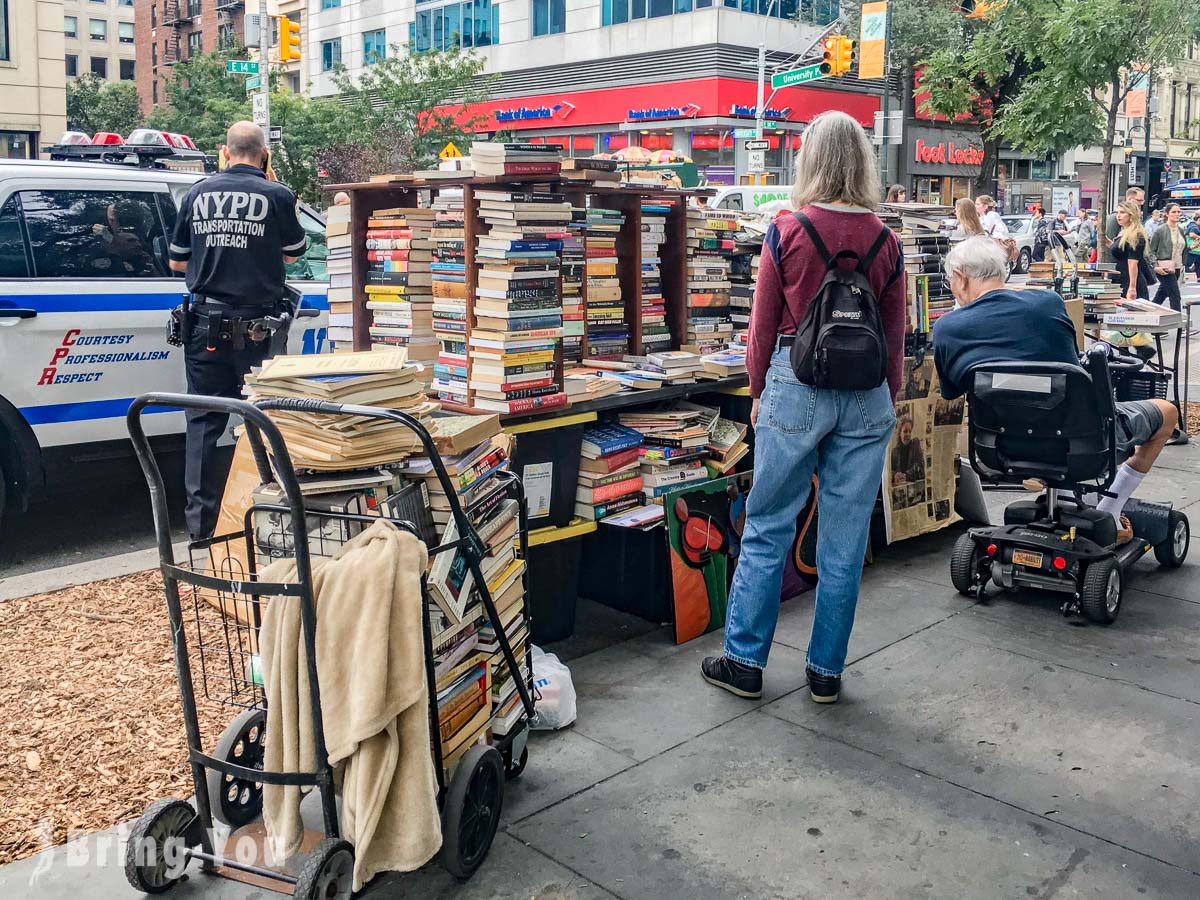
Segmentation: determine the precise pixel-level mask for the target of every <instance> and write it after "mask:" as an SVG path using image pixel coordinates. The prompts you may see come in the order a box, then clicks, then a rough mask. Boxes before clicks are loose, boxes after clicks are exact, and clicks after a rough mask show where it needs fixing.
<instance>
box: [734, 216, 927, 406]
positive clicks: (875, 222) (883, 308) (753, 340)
mask: <svg viewBox="0 0 1200 900" xmlns="http://www.w3.org/2000/svg"><path fill="white" fill-rule="evenodd" d="M804 214H805V215H806V216H808V218H809V219H810V220H811V221H812V223H813V226H814V227H815V228H816V229H817V234H819V235H820V236H821V240H823V241H824V242H825V247H826V249H827V250H828V251H829V252H830V253H831V254H833V255H835V256H836V255H837V254H838V252H840V251H842V250H852V251H854V252H855V253H857V254H858V255H859V256H860V257H862V256H866V254H867V251H868V250H870V249H871V245H872V244H873V243H875V238H877V237H878V236H879V230H880V229H881V228H883V227H884V226H883V223H881V222H880V221H879V219H878V218H876V217H875V215H874V214H873V213H870V212H866V211H861V212H855V211H852V210H848V209H847V210H841V209H833V208H830V207H826V206H806V207H804ZM824 277H825V264H824V263H823V262H822V261H821V258H820V257H819V256H818V255H817V251H816V250H815V249H814V248H813V245H812V241H810V240H809V238H808V234H807V232H805V230H804V228H803V226H801V224H800V222H799V220H798V219H797V218H796V217H795V216H794V215H791V214H786V215H781V216H780V217H779V218H777V219H776V220H775V222H774V224H772V225H771V227H770V229H769V230H768V231H767V235H766V238H765V239H764V240H763V249H762V262H761V263H760V264H759V268H758V287H757V288H756V289H755V292H754V308H753V309H752V310H751V313H750V334H749V344H748V346H747V348H746V368H747V369H748V370H749V372H750V396H752V397H758V396H761V394H762V392H763V387H764V384H765V382H766V378H767V367H768V366H769V365H770V363H771V354H772V353H773V352H774V350H775V338H776V335H780V334H795V333H796V323H797V322H799V321H800V320H801V319H802V318H803V317H804V313H805V310H807V309H808V305H809V302H810V301H811V300H812V298H813V297H814V296H815V295H816V293H817V290H818V289H819V288H820V287H821V281H822V279H824ZM867 280H868V281H869V282H870V283H871V287H872V288H873V289H874V291H875V296H876V297H877V298H878V299H879V311H880V315H881V317H882V320H883V331H884V336H885V337H886V338H887V349H888V386H889V387H890V388H891V389H892V399H893V400H895V399H896V394H897V393H898V392H899V390H900V371H901V369H902V368H903V367H904V329H905V317H906V306H907V303H906V300H905V278H904V256H903V254H902V253H901V251H900V241H899V239H897V238H896V236H895V235H894V234H893V235H892V236H890V237H889V238H888V240H887V242H886V243H885V244H884V245H883V248H882V249H881V250H880V251H879V254H878V255H877V256H876V257H875V262H874V264H873V265H872V266H871V268H870V270H869V271H868V272H867ZM785 307H786V311H785Z"/></svg>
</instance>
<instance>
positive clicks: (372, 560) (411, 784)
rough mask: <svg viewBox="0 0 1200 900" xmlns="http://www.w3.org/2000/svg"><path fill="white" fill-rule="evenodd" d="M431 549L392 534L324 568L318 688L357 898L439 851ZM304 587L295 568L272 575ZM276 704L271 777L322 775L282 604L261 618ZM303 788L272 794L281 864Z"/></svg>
mask: <svg viewBox="0 0 1200 900" xmlns="http://www.w3.org/2000/svg"><path fill="white" fill-rule="evenodd" d="M425 564H426V552H425V545H424V544H423V543H421V542H420V541H419V540H417V539H416V538H414V537H413V536H412V535H411V534H408V533H407V532H404V531H401V530H400V529H397V528H396V527H395V526H393V525H392V524H391V523H389V522H384V521H381V522H378V523H375V524H374V525H372V526H371V527H370V528H368V529H367V530H365V531H364V532H362V534H360V535H358V536H357V537H355V538H354V539H353V540H351V541H349V542H348V543H347V544H346V546H345V547H343V548H342V549H341V551H340V552H339V553H338V554H337V556H336V557H334V559H332V560H328V561H319V562H315V563H314V565H313V580H314V586H315V590H316V598H317V635H316V648H317V677H318V679H319V680H320V685H321V712H322V715H323V716H324V726H325V742H326V746H327V747H328V749H329V761H330V763H332V764H333V765H334V766H335V769H336V774H337V777H338V782H339V784H340V785H341V793H342V814H341V823H342V832H343V835H344V836H345V837H346V839H347V840H349V841H351V842H352V843H353V844H354V847H355V862H354V890H356V891H357V890H358V889H359V888H360V887H362V885H363V884H364V883H366V882H367V881H369V880H370V879H371V878H372V877H373V876H375V875H376V874H377V873H379V872H384V871H399V872H407V871H411V870H412V869H416V868H418V867H420V866H421V865H423V864H424V863H425V862H426V861H428V860H429V859H430V858H431V857H432V856H433V855H434V854H435V853H436V852H437V851H438V848H439V847H440V846H441V842H442V835H441V826H440V820H439V818H438V809H437V782H436V776H435V774H434V771H433V758H432V754H431V752H430V744H429V712H428V691H427V688H426V683H425V669H424V662H423V659H424V652H425V651H424V642H423V637H422V631H421V629H422V620H421V603H422V602H423V601H422V597H421V573H422V572H424V571H425ZM260 577H261V578H262V580H264V581H280V582H289V581H294V580H295V579H296V564H295V561H294V560H280V561H279V562H277V563H274V564H272V565H271V566H269V567H268V568H267V569H265V570H264V571H263V572H262V575H261V576H260ZM261 646H262V662H263V675H264V680H265V682H266V693H267V742H266V759H265V767H266V768H267V769H268V770H274V771H293V772H313V771H316V768H317V763H316V750H315V746H314V741H313V724H312V717H311V709H310V703H309V687H308V685H309V681H308V674H307V668H306V657H305V652H304V640H303V636H302V631H301V624H300V604H299V603H298V602H296V601H295V600H294V599H293V598H283V597H274V598H272V599H271V601H270V602H269V603H268V604H267V609H266V612H265V614H264V615H263V622H262V632H261ZM301 790H302V789H301V788H296V787H279V786H271V785H266V786H264V789H263V816H264V819H265V820H266V826H267V835H268V837H269V839H270V849H271V855H272V858H273V861H274V862H275V863H276V864H278V863H281V862H282V861H283V860H284V859H286V858H287V857H288V856H291V855H292V854H293V853H295V852H296V851H297V850H298V849H299V846H300V840H301V838H302V837H303V834H304V827H303V825H302V824H301V820H300V799H301Z"/></svg>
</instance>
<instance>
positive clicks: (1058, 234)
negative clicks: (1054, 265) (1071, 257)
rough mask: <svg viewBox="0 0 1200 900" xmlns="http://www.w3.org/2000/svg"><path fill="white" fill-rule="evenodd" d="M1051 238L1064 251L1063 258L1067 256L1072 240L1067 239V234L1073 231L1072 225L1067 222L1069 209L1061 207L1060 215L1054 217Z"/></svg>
mask: <svg viewBox="0 0 1200 900" xmlns="http://www.w3.org/2000/svg"><path fill="white" fill-rule="evenodd" d="M1050 228H1051V232H1050V237H1051V240H1053V241H1054V244H1055V246H1056V247H1058V248H1059V249H1060V250H1062V252H1063V258H1064V259H1065V258H1066V254H1067V251H1068V250H1070V249H1071V245H1070V242H1068V240H1067V235H1069V234H1070V233H1071V226H1070V225H1069V224H1068V223H1067V211H1066V210H1065V209H1060V210H1059V211H1058V215H1057V216H1055V217H1054V222H1053V223H1052V224H1051V226H1050Z"/></svg>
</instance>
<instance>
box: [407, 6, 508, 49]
mask: <svg viewBox="0 0 1200 900" xmlns="http://www.w3.org/2000/svg"><path fill="white" fill-rule="evenodd" d="M499 31H500V7H499V6H493V5H492V3H491V0H468V2H467V3H461V4H460V3H450V4H446V5H443V6H438V7H435V8H433V9H421V10H418V11H417V15H416V18H415V19H414V20H413V24H412V27H411V28H410V29H409V39H410V41H411V42H412V45H413V49H415V50H416V51H417V52H418V53H424V52H426V51H427V50H445V49H447V48H449V47H454V46H461V47H490V46H491V45H492V44H495V43H497V42H498V40H499V38H498V37H497V35H498V34H499Z"/></svg>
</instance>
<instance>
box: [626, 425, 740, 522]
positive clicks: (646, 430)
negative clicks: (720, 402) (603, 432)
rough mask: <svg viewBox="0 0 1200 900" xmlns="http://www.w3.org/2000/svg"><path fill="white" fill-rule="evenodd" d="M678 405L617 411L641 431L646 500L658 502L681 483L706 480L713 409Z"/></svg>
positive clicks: (636, 429) (641, 459)
mask: <svg viewBox="0 0 1200 900" xmlns="http://www.w3.org/2000/svg"><path fill="white" fill-rule="evenodd" d="M679 407H680V408H676V409H666V410H648V411H644V412H640V411H639V412H629V413H621V415H620V417H619V418H620V422H621V424H622V425H624V426H626V427H628V428H631V429H633V430H635V431H637V432H640V433H641V435H642V447H641V449H640V451H639V453H640V468H641V472H642V476H643V479H644V492H645V495H646V502H647V503H662V498H663V496H664V495H665V494H667V493H669V492H671V491H673V490H675V489H677V488H678V487H680V486H681V485H685V484H692V483H694V482H697V481H707V480H708V477H709V475H708V470H707V469H706V468H705V467H704V460H705V459H707V458H708V456H709V451H708V448H707V445H708V442H709V440H710V435H709V428H710V427H711V426H712V425H713V424H714V423H715V422H716V421H717V414H716V411H715V410H707V409H705V408H703V407H696V406H691V405H688V404H679Z"/></svg>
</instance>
